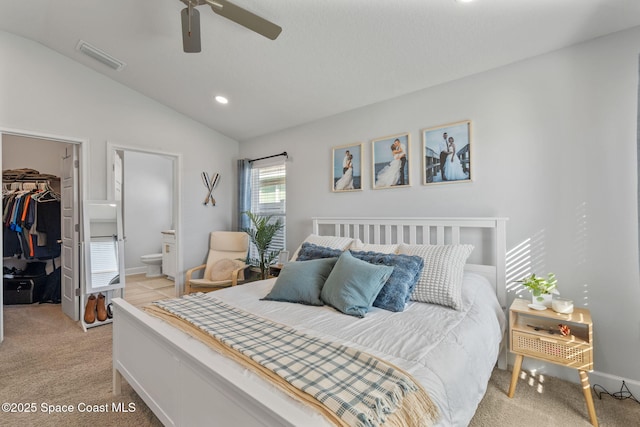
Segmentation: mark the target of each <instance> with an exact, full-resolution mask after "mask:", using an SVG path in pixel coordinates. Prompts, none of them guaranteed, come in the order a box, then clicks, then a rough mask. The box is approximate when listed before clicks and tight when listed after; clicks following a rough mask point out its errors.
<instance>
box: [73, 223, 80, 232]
mask: <svg viewBox="0 0 640 427" xmlns="http://www.w3.org/2000/svg"><path fill="white" fill-rule="evenodd" d="M73 231H75V232H76V233H77V232H79V231H80V224H75V225H74V226H73Z"/></svg>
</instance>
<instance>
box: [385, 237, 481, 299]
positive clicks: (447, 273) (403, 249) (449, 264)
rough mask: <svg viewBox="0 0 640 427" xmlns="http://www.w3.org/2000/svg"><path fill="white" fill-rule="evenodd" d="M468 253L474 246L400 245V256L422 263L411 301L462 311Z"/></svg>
mask: <svg viewBox="0 0 640 427" xmlns="http://www.w3.org/2000/svg"><path fill="white" fill-rule="evenodd" d="M471 251H473V245H405V244H401V245H400V247H399V248H398V253H399V254H405V255H417V256H420V257H422V259H423V260H424V267H423V269H422V272H421V273H420V278H419V279H418V282H417V283H416V286H415V288H413V292H412V294H411V299H412V300H413V301H419V302H428V303H433V304H439V305H443V306H445V307H451V308H454V309H456V310H459V309H461V308H462V277H463V275H464V265H465V263H466V262H467V258H469V255H470V254H471Z"/></svg>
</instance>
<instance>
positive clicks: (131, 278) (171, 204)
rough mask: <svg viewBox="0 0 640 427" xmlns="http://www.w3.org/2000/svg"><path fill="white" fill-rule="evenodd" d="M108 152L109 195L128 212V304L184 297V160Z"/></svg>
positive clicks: (126, 150)
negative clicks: (181, 196)
mask: <svg viewBox="0 0 640 427" xmlns="http://www.w3.org/2000/svg"><path fill="white" fill-rule="evenodd" d="M107 153H108V156H107V157H108V159H109V160H108V161H109V162H110V163H111V165H109V167H108V168H107V169H108V171H109V173H110V175H111V176H109V177H108V178H107V182H108V183H109V184H108V194H109V197H112V198H113V199H115V200H119V201H120V203H121V206H122V210H123V212H122V217H123V227H124V244H125V251H124V252H125V272H126V275H127V289H126V291H125V294H126V298H127V300H128V301H130V302H132V303H134V304H135V301H136V298H141V299H144V298H147V297H148V296H149V294H152V293H156V294H157V293H158V292H160V293H163V295H158V297H159V298H161V297H162V296H164V297H167V296H176V295H180V293H181V288H180V280H179V276H180V274H179V273H178V272H179V271H180V269H179V265H181V262H180V255H179V254H180V251H179V246H178V237H179V230H178V224H179V220H178V215H179V207H178V206H179V193H178V189H179V187H178V185H177V179H178V178H177V177H178V176H179V175H178V165H179V156H178V155H176V154H171V153H165V152H158V151H151V150H141V149H139V148H133V147H126V146H120V145H115V144H108V147H107ZM167 286H171V287H170V288H167ZM169 294H170V295H169Z"/></svg>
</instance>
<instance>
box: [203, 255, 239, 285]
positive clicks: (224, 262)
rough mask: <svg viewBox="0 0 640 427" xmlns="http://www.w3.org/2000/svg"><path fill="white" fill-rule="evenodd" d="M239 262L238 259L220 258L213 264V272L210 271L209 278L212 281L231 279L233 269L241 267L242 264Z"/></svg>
mask: <svg viewBox="0 0 640 427" xmlns="http://www.w3.org/2000/svg"><path fill="white" fill-rule="evenodd" d="M238 264H239V262H238V261H234V260H232V259H228V258H223V259H219V260H218V261H216V262H214V263H213V264H212V265H211V272H210V273H209V277H208V279H209V280H211V281H212V282H221V281H223V280H230V279H231V273H233V270H236V269H238V268H240V265H238Z"/></svg>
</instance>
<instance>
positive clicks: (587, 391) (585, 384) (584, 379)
mask: <svg viewBox="0 0 640 427" xmlns="http://www.w3.org/2000/svg"><path fill="white" fill-rule="evenodd" d="M578 372H579V373H580V385H582V392H583V393H584V400H585V401H586V402H587V411H588V412H589V418H590V419H591V424H592V425H593V426H595V427H598V417H597V416H596V408H595V406H594V405H593V396H592V395H591V385H590V384H589V376H588V375H587V372H586V371H582V370H578Z"/></svg>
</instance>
